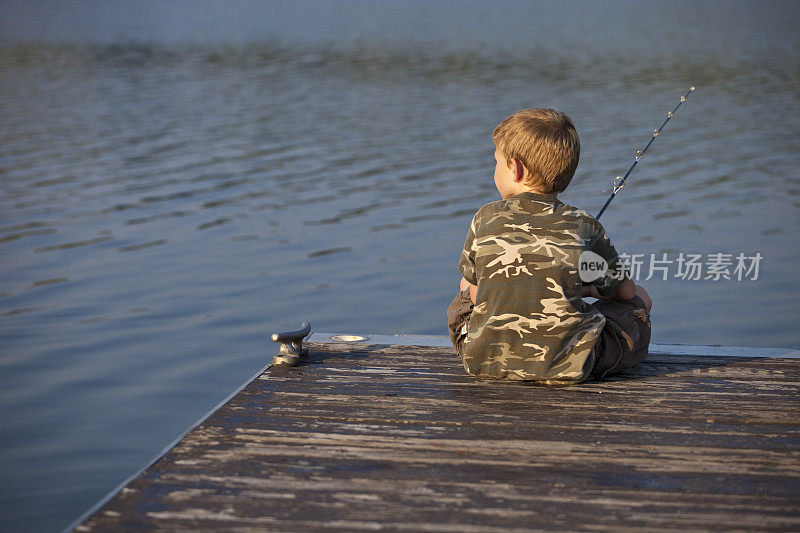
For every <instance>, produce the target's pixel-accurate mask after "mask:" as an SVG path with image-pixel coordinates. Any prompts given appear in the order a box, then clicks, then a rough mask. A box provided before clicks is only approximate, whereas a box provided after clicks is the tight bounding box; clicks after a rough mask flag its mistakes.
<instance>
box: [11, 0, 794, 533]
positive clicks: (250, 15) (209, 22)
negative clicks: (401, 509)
mask: <svg viewBox="0 0 800 533" xmlns="http://www.w3.org/2000/svg"><path fill="white" fill-rule="evenodd" d="M798 27H800V4H797V3H794V2H784V3H782V2H770V3H766V4H763V5H762V4H757V3H751V2H703V3H695V2H668V3H654V4H650V3H643V2H630V3H629V2H621V1H614V2H603V3H595V2H587V3H569V4H561V3H549V2H547V3H537V2H492V3H484V2H403V3H399V2H398V3H388V2H356V1H346V2H336V3H334V2H287V3H272V2H200V1H198V2H187V1H173V2H166V3H162V2H155V1H149V2H122V1H99V0H98V1H96V2H70V3H64V4H55V5H53V4H51V3H45V2H30V1H24V2H23V1H19V2H12V1H7V2H3V3H2V4H0V121H1V123H2V126H0V260H1V261H2V262H1V263H0V350H1V352H0V407H2V409H0V413H2V414H0V447H2V448H0V449H1V450H2V454H1V457H2V459H0V461H1V462H0V490H1V491H2V501H0V512H1V513H2V515H3V517H4V522H3V524H2V526H0V528H2V529H4V530H9V531H15V530H21V529H25V530H29V531H57V530H59V529H61V528H63V527H66V525H67V524H69V523H70V522H71V521H72V520H74V519H75V518H77V517H78V516H79V515H80V514H81V513H83V512H84V511H85V510H87V509H88V508H89V507H90V506H91V505H92V504H93V503H94V502H95V501H97V500H98V499H99V498H101V497H102V496H103V495H104V494H106V493H107V492H108V491H109V490H111V489H112V488H113V487H115V486H116V485H117V484H118V483H120V482H121V481H122V480H123V479H125V478H126V477H127V476H128V475H130V474H131V473H133V472H135V471H136V470H137V469H138V468H139V467H141V466H142V465H144V464H145V463H146V462H147V460H148V459H149V458H151V457H152V456H153V455H155V454H156V453H157V452H158V451H159V450H161V449H162V448H163V447H164V446H165V445H167V444H168V443H169V442H170V441H172V439H174V438H175V437H176V436H177V435H179V434H180V433H181V432H182V431H183V430H184V429H185V428H187V427H188V426H189V425H190V424H191V423H192V422H194V421H195V420H196V419H198V418H199V417H200V416H201V415H203V414H204V413H206V412H207V411H208V410H209V409H210V408H212V407H213V406H214V405H216V404H217V403H218V402H219V401H220V400H222V399H223V398H224V397H225V396H226V395H227V394H228V393H229V392H230V391H231V390H233V389H234V388H235V387H236V386H238V385H239V384H241V383H242V382H243V381H244V380H245V379H247V378H248V377H249V376H250V375H251V374H252V373H253V372H255V371H257V370H258V369H259V368H261V367H262V366H264V365H265V364H266V363H267V362H268V361H269V359H270V358H271V355H272V353H273V352H274V351H275V349H274V345H272V343H270V342H268V341H267V335H268V334H269V333H271V332H272V331H277V330H284V329H294V328H296V327H297V326H299V324H300V322H301V321H303V320H309V321H310V322H312V324H313V326H314V329H315V330H316V331H335V332H355V333H364V332H372V333H424V334H442V335H444V334H446V326H445V320H444V310H445V308H446V306H447V304H448V303H449V300H450V298H451V297H452V295H453V293H454V291H455V290H456V288H457V286H458V279H459V277H460V276H459V274H458V271H457V268H456V265H457V261H458V255H459V252H460V249H461V246H462V244H463V242H464V238H465V236H466V229H467V225H468V223H469V221H470V218H471V216H472V214H473V213H474V211H475V210H477V208H479V207H480V206H481V205H482V204H484V203H486V202H489V201H493V200H494V199H496V197H497V193H496V191H495V190H494V186H493V182H492V171H493V164H494V163H493V159H492V157H491V151H492V147H491V137H490V133H491V130H492V129H493V128H494V126H495V125H496V124H497V123H498V122H499V121H500V120H502V119H503V118H504V117H506V116H507V115H509V114H510V113H512V112H514V111H516V110H517V109H519V108H522V107H532V106H545V107H556V108H559V109H561V110H563V111H565V112H566V113H568V114H569V115H570V116H571V117H572V118H573V120H574V122H575V124H576V126H577V128H578V131H579V133H580V135H581V141H582V155H581V163H580V166H579V168H578V172H577V174H576V177H575V179H574V181H573V183H572V185H571V186H570V189H569V190H568V191H567V192H566V193H565V194H563V195H562V197H563V199H564V200H565V201H567V202H568V203H571V204H573V205H576V206H578V207H581V208H584V209H586V210H588V211H590V212H592V213H596V212H597V210H598V209H599V208H600V206H601V205H602V204H603V202H604V201H605V199H606V197H607V195H608V193H609V189H610V186H611V181H612V179H613V177H614V176H617V175H621V174H622V173H624V172H625V170H626V169H627V168H628V166H629V165H630V164H631V163H632V161H633V157H634V154H635V151H636V150H637V149H639V148H642V146H643V145H644V144H645V143H646V142H647V141H648V140H649V138H650V134H651V132H652V129H653V128H655V127H657V126H659V125H660V124H661V122H662V121H663V119H664V118H665V117H666V113H667V112H668V111H669V110H671V109H672V108H673V107H674V106H675V105H676V104H677V103H678V98H679V97H680V95H681V94H683V93H684V92H685V91H686V90H687V89H688V87H689V86H690V85H695V86H696V87H697V92H696V93H695V94H693V95H691V96H690V97H689V99H688V100H687V101H686V103H685V104H684V105H683V106H682V107H681V109H680V110H679V111H678V113H677V116H676V117H675V119H674V120H672V121H670V123H669V124H668V125H667V127H666V128H665V129H664V132H663V134H662V135H661V136H659V137H658V139H656V142H655V143H654V144H653V146H652V148H651V149H650V151H649V152H648V154H647V156H646V157H645V158H644V160H642V161H641V163H640V164H639V166H638V167H637V169H636V170H635V171H634V173H633V174H632V175H631V178H630V180H629V182H628V184H627V186H626V187H625V189H623V191H622V192H621V193H620V194H619V195H618V197H617V199H616V200H615V201H614V202H613V203H612V204H611V207H610V208H609V210H608V211H607V212H606V214H604V215H603V219H602V221H603V223H604V225H605V226H606V228H607V229H608V231H609V232H610V234H611V235H612V238H613V240H614V242H615V243H616V246H617V248H618V250H620V251H621V252H624V253H627V254H631V255H632V256H633V255H634V254H641V255H640V256H641V258H643V259H644V260H645V262H647V261H648V260H649V258H651V257H654V258H656V259H658V260H663V259H665V258H666V260H667V261H672V263H656V265H660V266H661V267H662V270H653V271H650V272H648V271H647V268H645V269H644V271H643V273H642V275H641V277H640V282H641V283H642V284H644V285H645V286H646V287H647V288H648V290H649V291H650V293H651V294H652V295H653V298H654V301H655V305H654V309H653V327H654V330H653V338H654V341H655V342H675V343H704V344H724V345H744V346H776V347H790V346H799V345H800V328H798V319H797V314H796V300H797V298H798V296H800V291H798V289H797V281H796V278H797V276H796V271H797V266H798V263H799V262H800V252H798V244H800V239H798V237H799V236H800V231H799V229H800V225H799V224H798V221H800V178H799V177H798V172H797V168H798V163H800V136H798V133H800V131H799V130H800V125H799V122H798V116H800V75H799V74H798V73H799V72H800V68H798V67H800V62H798V52H797V51H798V50H799V49H800V47H799V45H800V42H799V41H800V38H799V37H798V32H797V28H798ZM681 253H684V257H688V254H695V255H699V256H701V260H702V261H703V262H704V267H706V268H710V267H709V266H708V264H709V263H710V262H713V256H714V254H720V253H721V254H723V256H720V257H721V258H722V259H725V258H728V259H731V260H732V261H733V263H735V258H736V257H737V256H738V255H739V254H742V256H743V257H744V258H752V257H756V254H760V256H761V258H762V259H761V262H760V263H759V265H758V266H759V271H758V276H757V279H752V278H754V277H756V276H755V274H756V273H755V272H754V271H753V270H751V271H750V272H749V274H748V275H745V276H744V279H742V280H741V281H740V280H737V279H736V275H735V273H734V266H735V265H734V264H732V265H731V266H730V268H729V269H728V270H729V274H730V277H731V278H732V279H724V278H722V279H719V280H714V279H700V280H691V279H682V277H680V276H679V275H678V274H679V272H678V264H677V258H678V257H679V255H680V254H681ZM663 254H667V255H666V257H664V255H663ZM727 254H730V257H728V255H727ZM720 257H717V259H718V260H717V261H716V262H717V264H722V263H724V261H722V262H721V260H720ZM648 266H649V264H645V267H648ZM750 266H752V261H751V265H750ZM706 272H707V271H703V276H702V277H705V275H706ZM708 272H710V271H708ZM654 273H655V275H653V276H652V279H650V280H645V279H644V278H646V277H647V274H654ZM739 274H742V272H741V271H740V272H739ZM745 274H747V273H746V272H745ZM664 275H667V279H666V280H665V279H663V277H664ZM713 277H714V276H712V278H713ZM453 364H454V365H455V364H458V363H457V360H455V359H454V361H453Z"/></svg>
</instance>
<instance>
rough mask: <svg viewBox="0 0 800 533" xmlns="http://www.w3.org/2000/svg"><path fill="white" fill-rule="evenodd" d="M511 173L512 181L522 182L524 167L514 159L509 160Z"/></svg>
mask: <svg viewBox="0 0 800 533" xmlns="http://www.w3.org/2000/svg"><path fill="white" fill-rule="evenodd" d="M511 171H512V172H513V173H514V181H522V178H524V177H525V165H523V164H522V161H520V160H519V159H517V158H515V157H512V158H511Z"/></svg>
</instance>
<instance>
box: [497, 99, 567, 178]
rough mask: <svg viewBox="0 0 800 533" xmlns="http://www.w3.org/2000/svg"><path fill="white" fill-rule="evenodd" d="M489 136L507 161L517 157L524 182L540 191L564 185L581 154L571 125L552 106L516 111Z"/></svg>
mask: <svg viewBox="0 0 800 533" xmlns="http://www.w3.org/2000/svg"><path fill="white" fill-rule="evenodd" d="M492 139H493V140H494V145H495V147H496V148H497V149H499V150H500V152H502V153H503V155H505V157H506V160H507V161H506V162H507V163H509V164H510V163H511V159H512V158H514V159H518V160H519V161H520V162H521V163H522V164H523V165H525V168H527V169H528V172H529V173H530V178H526V180H525V184H526V185H528V186H531V187H535V188H537V189H538V190H540V191H541V192H544V193H552V192H562V191H563V190H564V189H566V188H567V185H569V182H570V181H572V176H573V175H574V174H575V169H576V168H577V166H578V159H579V158H580V155H581V142H580V139H578V132H577V131H575V126H574V125H573V124H572V121H571V120H570V118H569V117H568V116H567V115H565V114H564V113H562V112H561V111H556V110H555V109H544V108H539V107H535V108H532V109H523V110H521V111H517V112H516V113H514V114H513V115H511V116H510V117H508V118H507V119H505V120H504V121H503V122H501V123H500V124H499V125H498V126H497V127H496V128H495V129H494V132H493V133H492Z"/></svg>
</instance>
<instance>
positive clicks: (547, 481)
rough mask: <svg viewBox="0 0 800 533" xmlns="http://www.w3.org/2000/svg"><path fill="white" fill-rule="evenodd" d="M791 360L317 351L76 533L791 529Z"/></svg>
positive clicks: (798, 436)
mask: <svg viewBox="0 0 800 533" xmlns="http://www.w3.org/2000/svg"><path fill="white" fill-rule="evenodd" d="M798 494H800V361H798V360H791V359H785V360H784V359H764V358H758V359H755V358H753V359H749V358H729V357H726V358H719V357H690V356H659V355H657V354H656V355H653V356H651V357H650V358H649V359H648V361H647V362H646V363H645V364H643V365H641V366H640V367H639V368H637V369H635V370H634V371H631V372H629V373H626V374H624V375H621V376H618V377H615V378H613V379H611V380H608V381H604V382H599V383H588V384H583V385H577V386H569V387H560V388H552V387H542V386H535V385H529V384H525V383H519V382H495V381H486V380H478V379H475V378H472V377H470V376H468V375H466V374H465V373H464V371H463V369H462V368H461V366H460V363H459V361H458V359H457V358H455V357H454V356H452V355H451V354H450V353H449V351H448V350H446V349H442V348H426V347H413V348H411V347H391V346H358V345H345V344H321V343H318V344H312V345H311V353H310V355H309V357H308V359H307V360H306V361H305V362H304V363H303V364H301V366H298V367H294V368H287V369H271V370H269V371H267V372H265V373H264V374H263V375H262V376H260V377H259V378H258V379H256V380H254V381H253V382H252V383H250V384H249V385H248V386H247V387H246V388H245V389H243V390H242V391H241V392H240V393H239V394H238V395H236V396H235V397H234V398H233V399H231V400H230V401H229V402H228V403H227V404H226V405H225V406H223V407H222V408H221V409H219V410H218V411H217V412H216V413H214V414H213V415H212V416H211V417H209V418H208V419H207V420H206V421H205V422H204V423H203V424H201V425H200V426H199V427H197V428H196V429H195V430H194V431H192V432H191V433H189V434H188V435H187V436H186V437H185V438H184V439H183V440H182V441H181V442H180V443H179V444H178V445H177V446H175V447H174V448H173V449H172V450H171V451H170V452H169V453H167V454H166V455H165V456H164V457H162V458H161V459H160V460H159V461H158V462H157V463H155V464H154V465H153V466H151V467H150V468H149V469H148V470H146V471H145V472H144V473H143V474H142V475H141V476H140V477H139V478H137V479H136V480H134V481H133V482H132V483H130V484H129V485H128V486H127V487H126V488H125V489H123V490H122V491H121V492H120V493H119V494H118V495H116V497H114V498H113V499H112V500H110V501H109V502H108V503H107V504H106V505H105V506H104V507H102V508H101V509H100V510H99V511H97V512H96V513H95V514H94V515H92V516H91V517H89V518H88V519H87V520H86V521H84V523H83V524H81V525H80V526H79V527H78V528H77V530H79V531H118V530H153V531H161V530H163V531H167V530H169V531H174V530H189V529H190V530H195V531H217V530H227V531H263V530H270V531H360V530H378V529H379V530H387V531H445V532H446V531H457V532H468V531H553V530H569V531H574V530H626V529H629V530H641V529H648V530H664V531H678V530H686V529H691V530H708V531H722V530H743V529H744V530H776V531H779V530H785V531H789V530H798V529H800V503H799V502H800V499H799V498H798Z"/></svg>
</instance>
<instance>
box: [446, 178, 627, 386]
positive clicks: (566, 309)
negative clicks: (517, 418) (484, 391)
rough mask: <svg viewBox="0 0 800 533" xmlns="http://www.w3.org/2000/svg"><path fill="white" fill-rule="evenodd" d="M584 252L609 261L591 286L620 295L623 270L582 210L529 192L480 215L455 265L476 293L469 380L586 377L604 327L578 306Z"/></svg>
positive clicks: (468, 345)
mask: <svg viewBox="0 0 800 533" xmlns="http://www.w3.org/2000/svg"><path fill="white" fill-rule="evenodd" d="M584 250H590V251H593V252H594V253H596V254H598V255H600V256H601V257H603V258H604V259H605V260H606V261H607V262H608V266H609V269H608V272H607V273H606V274H605V275H604V276H602V277H600V278H599V279H597V280H596V281H594V282H593V283H594V284H595V285H596V286H597V290H598V293H599V294H600V295H601V296H609V295H611V294H613V293H614V292H616V291H617V289H618V288H619V286H620V284H621V283H622V279H623V277H622V276H627V273H626V272H625V270H624V269H625V267H624V264H623V263H622V262H621V261H620V260H619V259H618V257H617V252H616V250H615V249H614V246H613V245H612V244H611V241H610V240H609V239H608V236H607V235H606V232H605V230H604V229H603V226H601V225H600V223H599V222H598V221H597V220H595V219H594V218H593V217H592V216H591V215H589V214H588V213H586V212H585V211H581V210H579V209H575V208H574V207H570V206H569V205H566V204H564V203H562V202H561V201H559V200H558V199H557V198H556V197H555V196H553V195H545V194H537V193H532V192H525V193H522V194H518V195H516V196H512V197H510V198H508V199H506V200H499V201H496V202H492V203H489V204H486V205H484V206H483V207H482V208H481V209H480V210H479V211H478V212H477V213H476V214H475V216H474V217H473V219H472V223H471V224H470V228H469V234H468V235H467V240H466V242H465V243H464V250H463V251H462V252H461V261H460V263H459V269H460V270H461V274H462V275H463V276H464V278H465V279H466V280H467V281H469V282H470V283H472V284H473V285H477V286H478V294H477V297H476V302H475V307H474V309H473V310H472V315H471V316H470V318H469V322H467V324H466V326H465V327H466V328H467V336H466V339H465V340H464V347H463V350H464V354H463V360H464V368H465V369H466V370H467V372H469V373H470V374H474V375H477V376H489V377H495V378H506V379H526V380H536V381H545V382H554V383H557V382H577V381H582V380H584V379H586V378H588V376H589V374H590V372H591V371H592V367H593V366H594V355H593V353H592V348H593V347H594V344H595V342H596V341H597V339H598V337H599V336H600V332H601V330H602V329H603V325H604V324H605V318H604V317H603V315H602V314H601V313H600V311H598V310H597V309H595V308H594V307H592V306H590V305H589V304H588V303H586V302H584V301H583V300H582V299H581V279H580V277H579V275H578V257H579V256H580V254H581V252H582V251H584ZM617 272H620V274H621V275H617Z"/></svg>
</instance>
